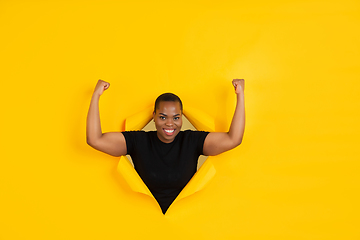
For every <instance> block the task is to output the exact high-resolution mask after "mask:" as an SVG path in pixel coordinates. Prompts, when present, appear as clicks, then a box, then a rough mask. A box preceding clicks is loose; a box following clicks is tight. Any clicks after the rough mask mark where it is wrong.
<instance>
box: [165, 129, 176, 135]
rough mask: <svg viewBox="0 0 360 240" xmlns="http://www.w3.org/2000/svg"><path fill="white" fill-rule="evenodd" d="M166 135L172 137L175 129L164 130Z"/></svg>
mask: <svg viewBox="0 0 360 240" xmlns="http://www.w3.org/2000/svg"><path fill="white" fill-rule="evenodd" d="M163 130H164V132H165V134H166V135H168V136H171V135H173V134H174V133H175V129H165V128H163Z"/></svg>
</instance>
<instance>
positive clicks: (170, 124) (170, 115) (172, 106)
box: [153, 101, 182, 143]
mask: <svg viewBox="0 0 360 240" xmlns="http://www.w3.org/2000/svg"><path fill="white" fill-rule="evenodd" d="M158 106H159V107H158V108H156V112H154V114H153V118H154V122H155V127H156V130H157V136H158V138H159V139H160V141H162V142H164V143H171V142H172V141H174V139H175V137H176V135H177V134H178V133H179V132H180V130H181V126H182V112H181V107H180V103H179V102H173V101H162V102H160V103H159V105H158Z"/></svg>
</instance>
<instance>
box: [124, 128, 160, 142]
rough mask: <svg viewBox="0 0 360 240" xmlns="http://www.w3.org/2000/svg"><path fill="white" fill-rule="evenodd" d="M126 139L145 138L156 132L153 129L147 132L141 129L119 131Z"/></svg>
mask: <svg viewBox="0 0 360 240" xmlns="http://www.w3.org/2000/svg"><path fill="white" fill-rule="evenodd" d="M121 133H122V134H123V135H124V137H125V139H126V140H130V139H137V138H146V137H151V136H153V135H154V134H156V132H155V131H149V132H145V131H143V130H140V131H124V132H121Z"/></svg>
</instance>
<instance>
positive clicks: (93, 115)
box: [86, 94, 102, 146]
mask: <svg viewBox="0 0 360 240" xmlns="http://www.w3.org/2000/svg"><path fill="white" fill-rule="evenodd" d="M99 99H100V96H98V95H97V94H94V95H93V96H92V98H91V102H90V107H89V112H88V115H87V120H86V140H87V143H88V144H89V145H90V146H92V145H93V144H94V143H95V142H96V140H98V139H99V138H100V137H101V136H102V131H101V123H100V113H99Z"/></svg>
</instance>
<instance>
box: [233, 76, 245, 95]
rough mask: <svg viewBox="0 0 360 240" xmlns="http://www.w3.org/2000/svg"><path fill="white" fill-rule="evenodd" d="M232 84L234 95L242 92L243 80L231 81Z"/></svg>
mask: <svg viewBox="0 0 360 240" xmlns="http://www.w3.org/2000/svg"><path fill="white" fill-rule="evenodd" d="M232 84H233V85H234V88H235V93H236V94H239V93H240V92H243V91H244V79H233V81H232Z"/></svg>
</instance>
